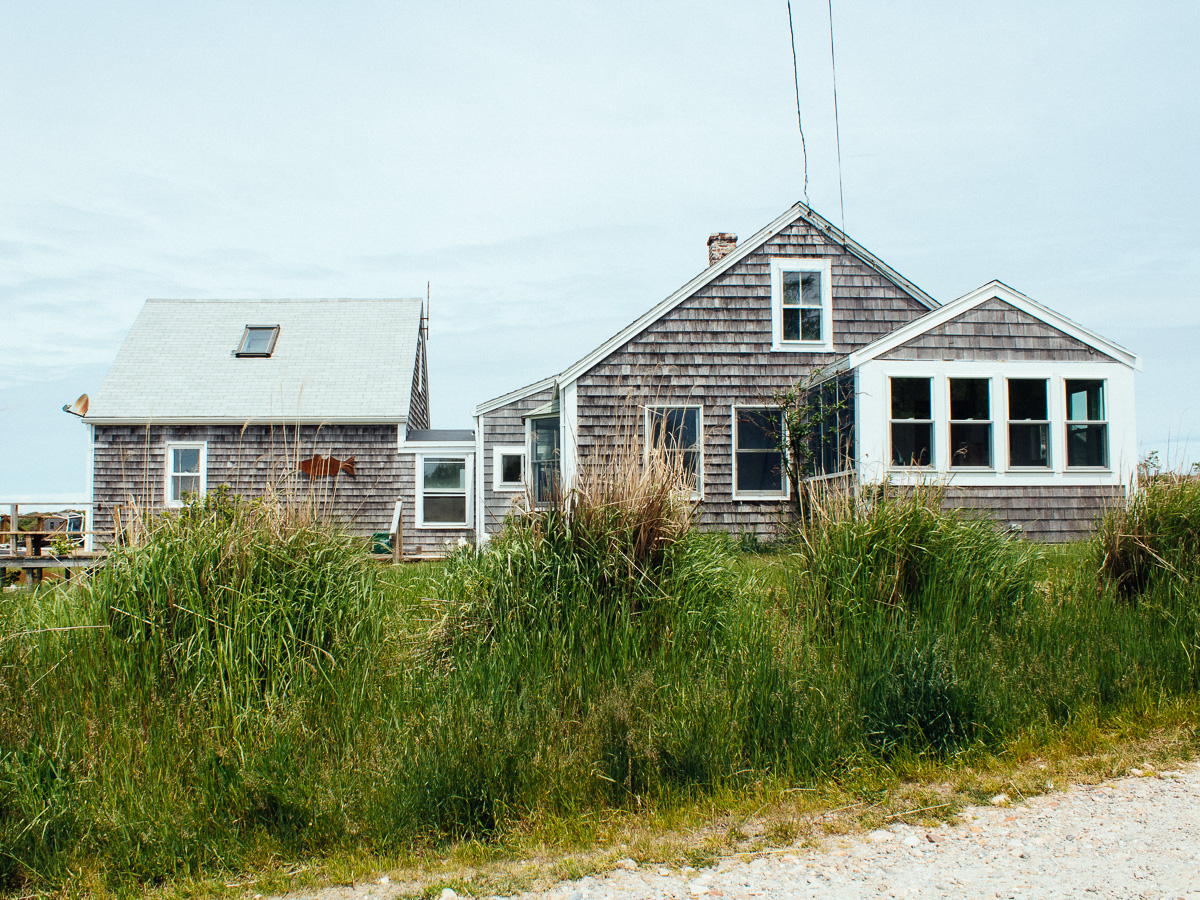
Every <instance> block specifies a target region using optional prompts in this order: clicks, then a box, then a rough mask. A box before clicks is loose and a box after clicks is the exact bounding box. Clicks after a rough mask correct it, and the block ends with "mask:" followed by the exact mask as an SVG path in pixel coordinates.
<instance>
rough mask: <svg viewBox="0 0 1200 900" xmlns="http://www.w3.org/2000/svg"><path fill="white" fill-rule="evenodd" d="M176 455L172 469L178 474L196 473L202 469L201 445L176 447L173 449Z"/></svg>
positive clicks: (173, 453)
mask: <svg viewBox="0 0 1200 900" xmlns="http://www.w3.org/2000/svg"><path fill="white" fill-rule="evenodd" d="M171 453H172V455H173V456H174V462H173V463H172V467H171V471H172V472H174V473H175V474H177V475H183V474H188V475H194V474H197V473H198V472H199V471H200V448H199V447H176V448H174V449H173V450H172V451H171Z"/></svg>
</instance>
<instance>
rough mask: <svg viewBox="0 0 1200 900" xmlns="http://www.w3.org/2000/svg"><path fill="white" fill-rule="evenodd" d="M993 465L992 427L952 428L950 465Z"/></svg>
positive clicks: (968, 426)
mask: <svg viewBox="0 0 1200 900" xmlns="http://www.w3.org/2000/svg"><path fill="white" fill-rule="evenodd" d="M991 464H992V426H991V425H956V424H952V425H951V426H950V465H952V466H990V465H991Z"/></svg>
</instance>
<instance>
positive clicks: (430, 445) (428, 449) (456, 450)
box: [396, 440, 477, 456]
mask: <svg viewBox="0 0 1200 900" xmlns="http://www.w3.org/2000/svg"><path fill="white" fill-rule="evenodd" d="M476 446H477V442H476V441H475V440H470V441H406V442H405V443H403V444H401V445H400V446H399V447H397V448H396V452H397V453H426V454H429V453H452V454H454V455H455V456H461V455H462V454H463V453H466V454H468V455H469V456H474V455H475V448H476Z"/></svg>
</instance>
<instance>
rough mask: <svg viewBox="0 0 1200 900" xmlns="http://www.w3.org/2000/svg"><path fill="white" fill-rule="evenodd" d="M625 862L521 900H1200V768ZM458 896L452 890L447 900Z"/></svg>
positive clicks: (363, 892) (379, 894) (361, 898)
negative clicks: (713, 862)
mask: <svg viewBox="0 0 1200 900" xmlns="http://www.w3.org/2000/svg"><path fill="white" fill-rule="evenodd" d="M1133 771H1135V772H1136V771H1137V770H1133ZM622 865H623V867H622V868H619V869H617V870H615V871H614V872H611V873H608V874H606V875H599V876H592V877H589V878H583V879H580V880H579V881H573V882H564V883H561V884H557V885H554V886H553V887H551V888H549V889H547V890H545V891H541V892H536V893H526V894H521V895H520V897H521V898H522V900H535V898H536V900H633V898H637V900H644V898H646V900H657V898H672V900H676V898H677V900H699V898H729V900H742V898H747V900H748V898H794V897H822V898H827V897H828V898H859V897H871V898H878V897H914V898H918V897H919V898H935V897H936V898H951V897H952V898H967V897H987V898H992V897H1039V898H1041V897H1046V898H1052V897H1080V898H1101V897H1104V898H1109V897H1147V898H1149V897H1162V898H1176V897H1185V898H1189V900H1193V898H1194V900H1200V765H1189V766H1186V767H1184V768H1181V769H1180V770H1178V771H1172V772H1161V773H1146V774H1139V775H1133V776H1131V777H1128V778H1121V779H1117V780H1115V781H1109V782H1105V783H1103V784H1098V785H1086V786H1075V787H1072V788H1070V789H1069V790H1067V791H1066V792H1064V793H1056V794H1048V795H1045V796H1041V797H1035V798H1032V799H1030V800H1029V801H1027V802H1024V803H1017V804H1014V805H1012V806H988V807H975V808H972V809H970V810H967V811H965V812H963V813H961V814H960V824H958V825H955V826H953V827H951V826H948V825H944V824H943V825H940V826H938V827H936V828H932V829H930V828H918V827H913V826H908V825H895V826H891V827H889V828H887V829H880V830H877V831H872V832H870V833H869V834H859V835H855V836H853V837H844V838H833V839H829V840H827V841H826V842H825V844H824V845H823V846H821V847H819V848H816V849H806V848H801V847H791V848H784V849H780V850H775V851H771V852H768V853H763V854H759V855H757V856H754V857H735V858H730V859H726V860H723V861H722V862H721V863H719V864H718V865H717V866H715V867H713V868H708V869H700V870H696V869H690V868H684V869H665V868H657V867H649V868H648V867H638V866H637V865H636V864H635V863H634V862H633V861H632V860H625V861H623V863H622ZM393 891H394V886H393V885H389V884H387V883H386V882H385V883H382V884H376V885H360V886H357V887H356V888H353V889H351V890H350V891H348V892H347V893H346V894H340V895H339V896H352V897H354V898H357V900H366V898H371V900H376V898H379V900H383V898H386V897H388V896H389V895H391V894H392V892H393ZM309 896H312V895H309ZM317 896H318V897H319V898H322V900H328V898H330V897H331V896H332V895H331V894H329V893H326V892H320V893H319V894H318V895H317ZM452 898H453V894H452V893H451V892H450V891H444V892H443V900H452Z"/></svg>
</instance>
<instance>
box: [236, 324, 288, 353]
mask: <svg viewBox="0 0 1200 900" xmlns="http://www.w3.org/2000/svg"><path fill="white" fill-rule="evenodd" d="M277 337H279V326H278V325H247V326H246V330H245V332H243V333H242V342H241V343H240V344H239V345H238V348H237V351H236V354H235V355H237V356H260V357H266V356H270V355H271V353H272V352H273V351H274V350H275V339H276V338H277Z"/></svg>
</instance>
